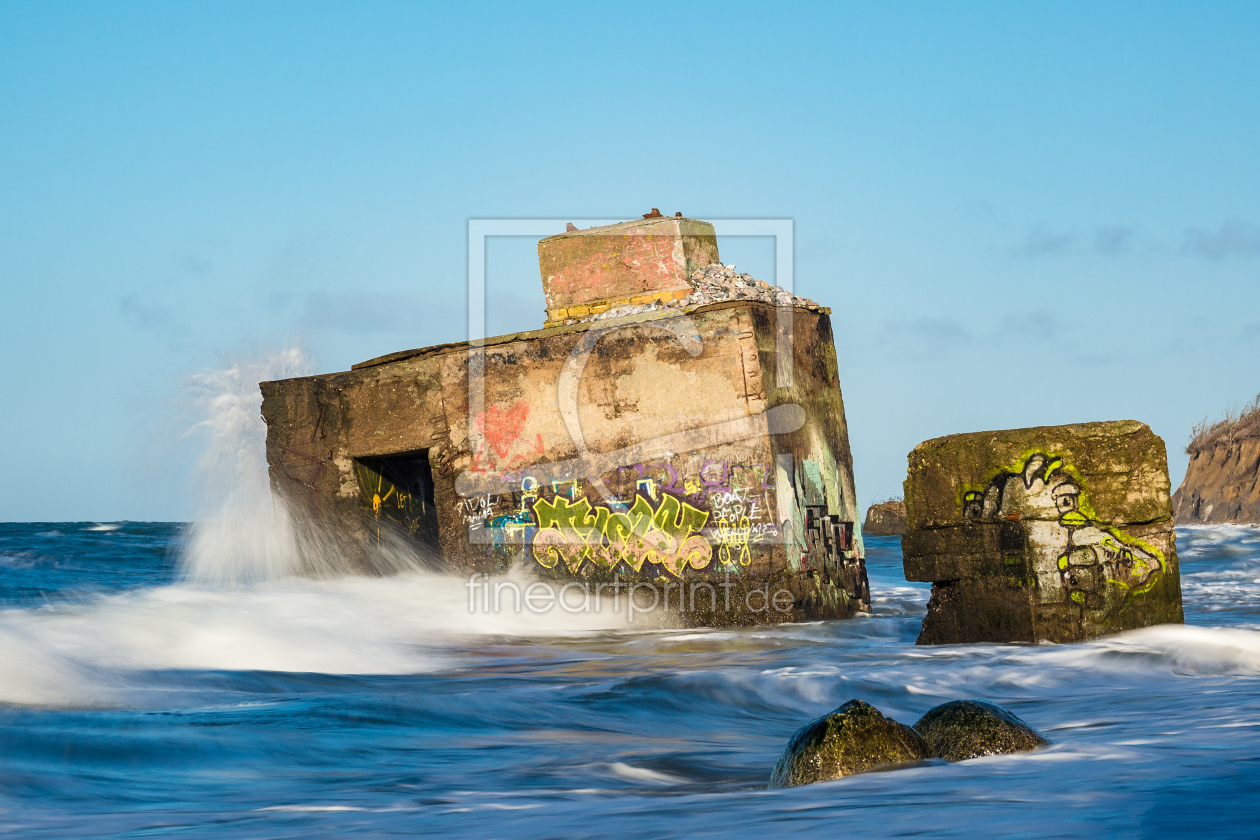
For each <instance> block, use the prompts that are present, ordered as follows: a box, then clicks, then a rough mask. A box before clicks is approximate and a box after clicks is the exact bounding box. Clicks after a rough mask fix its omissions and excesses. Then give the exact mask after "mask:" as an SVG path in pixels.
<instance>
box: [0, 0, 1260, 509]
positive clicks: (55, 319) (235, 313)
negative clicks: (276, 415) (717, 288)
mask: <svg viewBox="0 0 1260 840" xmlns="http://www.w3.org/2000/svg"><path fill="white" fill-rule="evenodd" d="M1258 40H1260V5H1257V4H1254V3H1237V4H1230V3H1213V4H1210V5H1208V4H1192V3H1185V4H1174V3H1136V2H1135V3H1123V4H1120V3H1112V4H1107V3H1054V4H1050V3H1005V2H1002V3H949V4H943V3H914V2H906V3H895V2H878V3H861V4H854V3H827V4H819V5H808V4H799V5H798V4H782V3H780V4H765V3H762V4H732V3H727V4H721V5H712V6H704V5H699V4H686V3H676V4H668V5H661V4H655V5H639V6H633V5H625V4H619V5H602V6H601V5H596V4H573V5H554V6H542V5H540V6H528V7H527V6H508V5H502V6H496V5H479V6H476V7H469V8H464V7H460V6H458V5H457V4H441V5H438V4H434V5H431V6H430V5H422V4H418V3H407V4H391V3H384V2H377V3H368V4H364V3H356V4H351V3H313V2H303V3H281V2H273V3H267V4H255V3H240V4H234V3H213V4H210V3H202V4H193V3H123V2H118V3H109V4H104V3H81V4H59V3H52V2H49V3H38V4H37V3H25V2H7V1H6V2H0V285H2V288H3V290H4V291H3V294H4V303H3V306H0V362H2V364H3V370H4V385H5V387H4V390H3V394H2V397H0V398H2V399H3V401H4V411H2V412H0V439H2V440H4V441H5V443H6V464H7V473H8V475H9V476H10V480H9V481H6V482H4V483H3V485H0V520H71V519H95V520H110V519H123V518H127V519H180V518H185V517H187V516H189V515H190V514H191V511H192V504H193V502H192V499H193V496H194V487H193V482H192V480H191V479H190V464H191V462H192V457H193V454H194V452H195V448H196V441H195V439H194V438H190V437H188V436H186V435H185V434H184V433H185V431H186V429H187V426H188V424H189V422H190V415H189V411H188V407H187V405H186V404H185V400H184V398H183V397H182V393H183V389H184V385H185V382H186V380H187V377H188V376H189V375H190V374H192V373H194V372H196V371H198V370H203V369H207V368H214V367H216V366H218V365H220V364H222V363H223V359H225V358H239V357H241V356H242V355H248V354H250V353H254V352H258V350H259V348H269V347H281V346H285V345H287V344H291V343H293V342H300V343H301V344H302V345H303V346H304V347H305V349H306V352H307V353H308V354H309V356H310V357H311V360H312V363H313V366H314V369H316V370H319V371H327V370H340V369H345V368H348V367H349V365H351V364H352V363H354V362H357V361H361V360H363V359H367V358H370V357H372V356H376V355H379V354H381V353H385V352H390V351H393V350H397V349H402V348H406V347H416V346H422V345H427V344H434V343H438V342H442V341H450V340H456V339H459V338H462V337H463V336H464V327H463V324H464V319H463V315H462V312H463V307H464V291H463V284H464V277H465V253H466V225H467V220H468V219H469V218H501V217H508V218H513V217H527V218H533V217H543V218H631V217H634V216H637V215H639V214H641V213H644V212H647V210H648V209H649V208H651V207H659V208H661V210H662V211H665V212H666V213H670V214H672V213H673V212H674V211H676V210H681V211H683V212H684V213H686V214H687V215H689V216H693V217H697V218H708V219H722V218H740V217H754V218H764V217H773V218H791V219H793V220H794V222H795V226H796V227H795V229H796V241H795V260H796V287H797V291H798V292H799V293H801V294H804V295H806V296H808V297H812V298H814V299H816V300H818V301H819V302H821V303H824V304H826V305H829V306H831V307H833V309H834V315H833V323H834V326H835V331H836V339H837V341H836V343H837V351H838V354H839V360H840V374H841V383H842V386H843V389H844V394H845V401H846V409H847V413H848V419H849V424H850V439H851V442H852V447H853V451H854V458H855V472H856V480H857V485H858V491H859V494H860V496H861V497H862V502H863V504H865V503H868V502H870V501H872V500H874V499H876V498H881V497H884V496H887V495H890V494H893V493H897V492H899V489H900V482H901V480H902V479H903V478H904V474H905V456H906V453H907V452H908V451H909V450H910V449H911V448H913V447H914V446H915V444H917V443H919V442H920V441H922V440H924V439H927V438H930V437H934V436H937V435H943V434H949V433H953V432H962V431H972V430H979V429H990V428H1011V427H1018V426H1027V425H1040V424H1054V423H1066V422H1075V421H1084V420H1099V419H1119V418H1128V417H1132V418H1136V419H1139V420H1143V421H1145V422H1147V423H1150V424H1151V426H1152V427H1153V428H1154V429H1155V431H1156V432H1157V433H1158V434H1160V435H1162V436H1163V437H1164V439H1165V440H1166V441H1167V443H1168V445H1169V450H1170V453H1169V454H1170V467H1171V471H1172V478H1173V483H1174V485H1176V484H1177V483H1178V482H1180V480H1181V477H1182V474H1183V473H1184V470H1185V463H1186V459H1185V456H1184V455H1183V454H1182V451H1181V450H1182V447H1183V446H1184V444H1185V441H1186V439H1187V437H1188V435H1189V431H1190V427H1191V424H1193V423H1194V422H1195V421H1197V420H1200V419H1202V418H1203V417H1204V416H1206V415H1217V414H1219V413H1220V412H1222V411H1223V410H1224V409H1226V408H1227V407H1228V406H1230V405H1232V404H1238V403H1242V402H1245V401H1247V400H1249V399H1250V398H1251V397H1252V396H1253V395H1254V394H1255V393H1256V392H1257V391H1258V390H1260V352H1258V351H1260V307H1258V306H1257V304H1258V303H1260V292H1258V291H1257V280H1258V279H1260V155H1258V154H1257V150H1258V149H1260V93H1257V90H1258V89H1257V86H1256V80H1257V79H1260V50H1257V49H1256V48H1255V45H1256V43H1257V42H1258ZM721 247H722V251H723V254H722V255H723V258H724V261H726V262H728V263H729V262H734V263H736V264H737V265H739V266H740V268H741V269H742V270H747V271H751V272H753V273H754V274H756V275H758V276H761V277H764V278H766V279H770V280H773V279H774V277H773V260H772V258H771V255H770V250H769V248H768V245H767V243H766V242H765V241H763V240H753V241H724V242H723V243H721ZM488 265H489V272H490V277H489V283H490V294H491V302H490V312H489V318H488V321H489V328H490V330H491V331H492V332H506V331H511V330H516V329H527V328H534V327H537V326H539V325H540V324H541V320H542V296H541V288H540V284H539V279H538V273H537V266H536V261H535V255H534V251H533V243H532V242H528V241H514V240H505V241H501V242H496V243H494V244H492V245H491V247H490V249H489V260H488Z"/></svg>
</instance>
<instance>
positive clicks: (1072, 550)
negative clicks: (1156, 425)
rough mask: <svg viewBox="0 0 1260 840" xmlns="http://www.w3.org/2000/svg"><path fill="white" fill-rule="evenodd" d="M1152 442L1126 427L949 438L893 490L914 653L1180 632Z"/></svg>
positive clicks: (1166, 513)
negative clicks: (1134, 631)
mask: <svg viewBox="0 0 1260 840" xmlns="http://www.w3.org/2000/svg"><path fill="white" fill-rule="evenodd" d="M1168 490H1169V481H1168V466H1167V455H1166V451H1165V449H1164V443H1163V441H1162V440H1160V439H1159V437H1157V436H1156V435H1155V434H1153V433H1152V432H1151V430H1150V428H1149V427H1147V426H1146V425H1145V424H1142V423H1138V422H1136V421H1133V420H1125V421H1119V422H1109V423H1081V424H1076V425H1070V426H1043V427H1039V428H1032V429H1016V430H1011V431H1001V432H977V433H974V434H964V435H952V436H949V437H943V438H937V439H935V440H930V441H926V442H924V443H921V444H919V446H918V447H916V448H915V449H914V451H913V452H911V453H910V455H909V471H908V474H907V477H906V482H905V501H906V518H907V522H906V533H905V535H904V536H903V537H902V541H901V544H902V557H903V562H904V566H905V574H906V579H907V580H918V581H932V583H933V586H932V598H931V601H930V602H929V604H928V614H927V617H926V618H925V619H924V621H923V630H922V632H921V633H920V635H919V640H918V641H919V644H949V643H955V642H984V641H989V642H1011V641H1025V642H1032V641H1044V640H1048V641H1055V642H1069V641H1078V640H1081V639H1088V638H1093V637H1095V636H1099V635H1102V634H1105V633H1110V632H1115V631H1119V630H1126V629H1131V628H1135V627H1145V626H1148V625H1151V624H1160V623H1166V622H1176V623H1180V622H1181V621H1182V609H1181V582H1180V577H1179V573H1178V568H1177V553H1176V538H1175V535H1174V533H1173V518H1172V508H1171V505H1170V500H1169V496H1168Z"/></svg>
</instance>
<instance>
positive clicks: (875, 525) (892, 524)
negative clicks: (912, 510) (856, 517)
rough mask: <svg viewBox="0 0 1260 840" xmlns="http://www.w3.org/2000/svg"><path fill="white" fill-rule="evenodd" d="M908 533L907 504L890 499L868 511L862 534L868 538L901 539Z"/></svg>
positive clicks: (872, 506)
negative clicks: (900, 537)
mask: <svg viewBox="0 0 1260 840" xmlns="http://www.w3.org/2000/svg"><path fill="white" fill-rule="evenodd" d="M905 532H906V503H905V502H903V501H900V500H898V499H889V500H888V501H886V502H880V503H879V504H876V505H871V506H870V507H868V508H867V509H866V521H865V522H863V523H862V533H863V534H865V535H866V536H868V537H899V536H901V535H902V534H904V533H905Z"/></svg>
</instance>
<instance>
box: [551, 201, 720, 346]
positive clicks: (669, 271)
mask: <svg viewBox="0 0 1260 840" xmlns="http://www.w3.org/2000/svg"><path fill="white" fill-rule="evenodd" d="M717 261H718V249H717V234H716V232H715V231H714V229H713V225H711V224H710V223H708V222H702V221H698V220H696V219H685V218H681V217H664V216H658V217H655V218H645V219H638V220H635V221H630V222H619V223H618V224H615V225H604V226H602V227H593V228H587V229H586V230H574V231H570V232H568V233H562V234H559V235H557V236H550V237H548V238H546V239H543V240H542V241H541V242H539V243H538V265H539V270H540V272H541V274H542V284H543V294H544V295H545V296H546V298H547V322H548V323H549V324H550V323H555V322H560V321H563V320H565V319H566V318H581V317H585V316H587V315H590V314H598V313H599V312H602V311H605V310H607V309H609V308H611V307H613V306H623V305H629V304H635V305H638V304H644V303H652V302H654V301H672V300H678V299H681V298H683V297H686V296H687V295H688V294H690V293H691V291H692V286H691V280H690V278H691V272H693V271H695V270H696V269H698V268H704V267H705V266H707V265H709V264H710V263H715V262H717Z"/></svg>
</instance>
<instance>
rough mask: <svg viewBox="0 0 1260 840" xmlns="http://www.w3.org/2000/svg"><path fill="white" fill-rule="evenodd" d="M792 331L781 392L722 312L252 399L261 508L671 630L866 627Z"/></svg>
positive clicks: (268, 387)
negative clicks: (262, 442)
mask: <svg viewBox="0 0 1260 840" xmlns="http://www.w3.org/2000/svg"><path fill="white" fill-rule="evenodd" d="M635 224H638V223H635ZM715 256H716V254H715ZM789 311H791V312H792V330H793V336H794V341H793V342H792V343H791V345H790V357H789V359H788V364H787V368H786V370H787V371H788V372H789V373H790V374H791V381H790V382H789V381H787V380H783V381H782V382H781V381H780V377H779V369H778V359H777V356H776V349H777V346H778V345H777V339H778V337H779V335H780V334H781V328H782V326H783V325H781V324H780V323H779V321H778V319H779V310H777V309H776V308H775V307H772V306H768V305H766V304H764V303H759V302H752V301H739V302H729V303H722V304H715V305H711V306H704V307H699V308H696V309H693V310H690V311H689V312H688V313H687V314H686V315H683V314H682V313H681V312H673V313H671V314H668V316H666V317H657V318H654V319H645V318H643V317H636V318H631V319H621V320H617V319H613V320H608V321H601V322H598V323H584V324H578V325H573V326H565V327H558V328H552V329H543V330H537V331H533V332H527V333H518V334H514V335H509V336H501V337H498V338H494V339H489V340H486V341H484V342H479V343H478V344H477V345H476V346H470V345H468V344H465V343H458V344H448V345H443V346H438V347H429V348H420V349H417V350H409V351H404V352H400V353H394V354H390V355H388V356H383V357H380V358H378V359H373V360H370V361H368V362H364V363H362V364H360V365H356V366H355V367H354V369H353V370H351V371H348V372H343V373H333V374H326V375H322V376H313V377H305V378H301V379H292V380H284V381H280V382H266V383H262V390H263V396H264V399H263V416H264V418H265V419H266V421H267V424H268V437H267V454H268V462H269V464H270V466H271V470H272V478H273V487H274V489H275V490H276V492H278V493H280V494H282V495H284V496H285V497H286V498H288V499H290V500H292V501H293V502H294V503H295V504H299V505H301V506H304V507H305V508H306V509H307V510H309V511H311V512H312V513H313V515H315V516H317V517H318V518H319V519H320V520H321V521H325V522H332V523H335V524H336V527H337V528H339V529H340V530H342V531H344V532H346V533H351V534H355V535H357V538H359V539H360V540H363V541H366V542H369V543H370V541H371V540H373V539H379V538H380V536H379V535H380V534H382V533H383V532H388V531H389V530H391V529H393V530H397V531H401V532H405V533H408V534H410V535H411V536H412V537H413V538H414V539H415V540H416V541H417V542H419V543H421V544H424V543H428V544H431V545H436V546H438V547H439V548H440V552H441V556H442V561H443V563H444V564H445V566H446V568H448V569H450V570H452V571H458V572H463V573H479V572H484V573H488V574H494V573H499V572H504V571H506V570H507V569H509V568H511V567H513V566H520V567H523V568H525V569H527V570H531V571H532V572H533V573H534V574H536V575H538V576H540V577H543V578H549V579H553V580H557V581H560V582H566V581H578V582H590V583H625V582H635V583H643V584H648V585H650V586H651V587H653V588H655V590H656V591H657V592H658V593H659V595H660V597H661V602H662V603H665V604H669V606H670V610H671V611H676V612H677V613H678V616H679V620H680V621H682V622H683V623H690V624H704V625H722V624H756V623H777V622H782V621H799V620H806V619H813V618H843V617H848V616H851V615H853V614H854V613H855V612H858V611H869V609H870V592H869V586H868V584H867V580H866V571H865V565H864V562H863V545H862V538H861V528H860V526H859V524H858V523H857V522H856V521H855V520H856V519H857V515H858V511H857V508H856V493H855V490H854V486H853V471H852V456H851V454H850V452H849V447H848V430H847V426H846V423H845V417H844V404H843V399H842V397H841V393H840V383H839V378H838V374H837V366H836V357H835V345H834V340H833V337H832V332H831V322H830V319H829V318H828V317H827V315H825V314H823V313H821V312H816V311H809V310H804V309H799V308H797V309H793V310H789ZM470 370H472V371H473V372H474V373H475V372H476V371H477V370H482V371H484V375H483V377H481V378H480V380H479V378H478V377H477V376H476V375H473V376H471V377H470ZM478 381H480V382H481V384H482V386H483V388H484V398H483V401H481V402H480V403H478V402H477V400H478V398H480V396H481V393H482V389H481V388H478V387H473V388H471V390H470V384H471V385H473V386H476V385H477V384H478ZM683 592H685V593H686V596H687V597H686V602H685V603H684V604H680V603H679V602H680V593H683ZM509 608H510V605H509Z"/></svg>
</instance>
